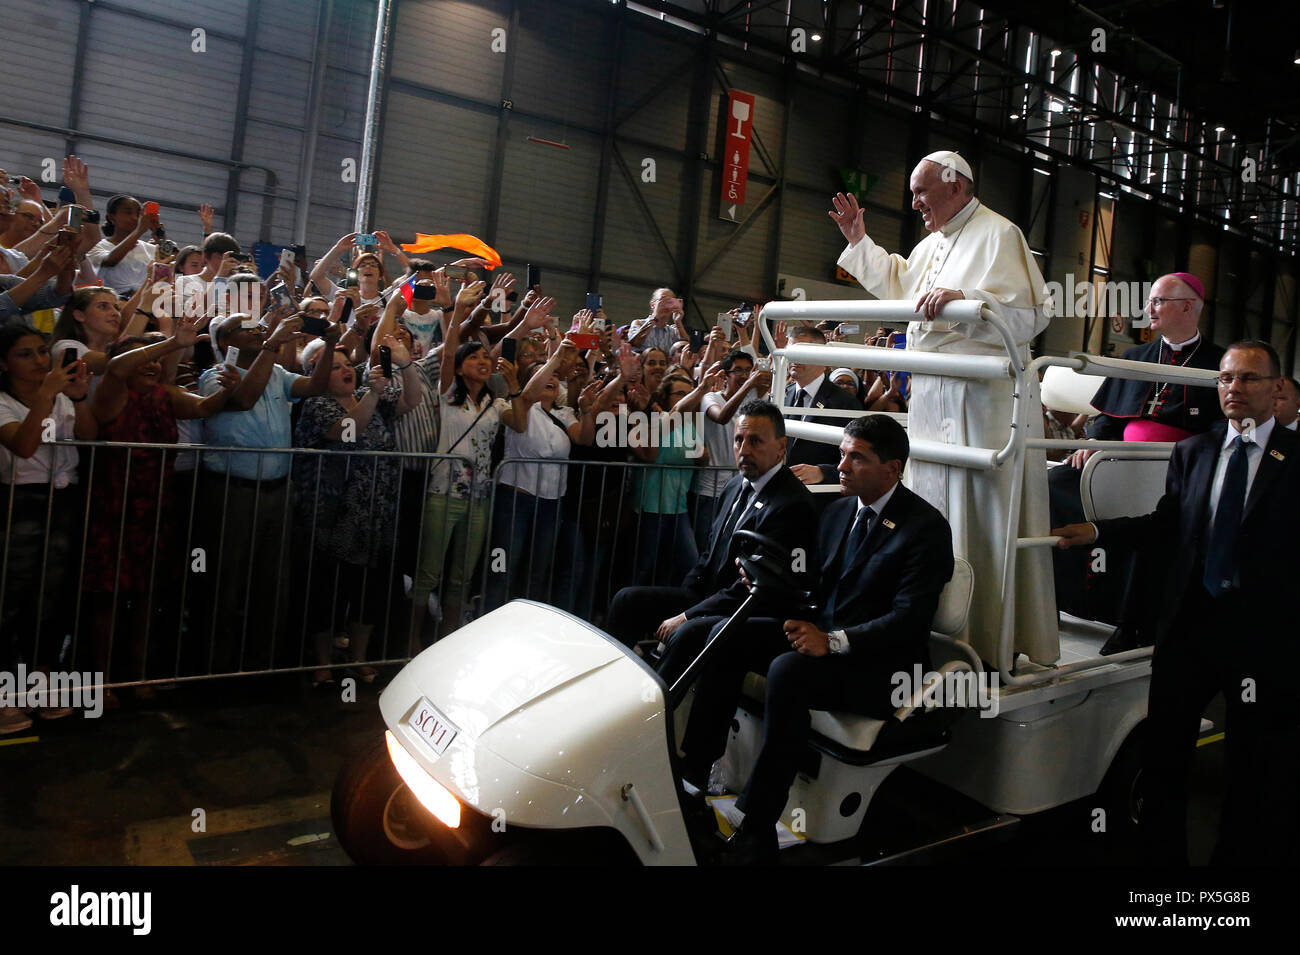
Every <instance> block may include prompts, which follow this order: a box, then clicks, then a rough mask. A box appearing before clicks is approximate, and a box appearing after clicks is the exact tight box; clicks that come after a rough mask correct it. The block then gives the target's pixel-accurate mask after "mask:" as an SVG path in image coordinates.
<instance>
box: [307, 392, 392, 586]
mask: <svg viewBox="0 0 1300 955" xmlns="http://www.w3.org/2000/svg"><path fill="white" fill-rule="evenodd" d="M369 390H370V389H369V388H366V387H362V388H359V389H357V392H356V395H355V397H356V399H357V400H358V401H360V400H361V399H362V398H363V397H364V396H365V395H366V393H367V392H368V391H369ZM400 394H401V392H400V391H399V390H398V389H397V388H396V387H395V386H394V385H392V384H390V385H389V386H388V389H387V390H386V391H385V392H384V394H383V395H382V396H381V397H380V399H379V403H378V404H377V405H376V406H375V411H374V414H372V415H371V416H370V421H369V422H368V423H367V424H366V426H365V428H363V429H361V430H359V431H357V432H356V434H355V435H352V437H353V438H354V440H352V441H342V440H338V441H333V440H330V439H329V438H327V437H326V435H327V434H328V433H329V430H330V429H331V428H332V427H334V425H336V424H337V423H338V422H339V421H341V420H343V419H344V418H346V417H348V414H349V412H348V411H347V410H346V409H345V408H344V407H343V405H341V404H339V402H338V400H337V399H335V398H333V397H331V396H329V395H322V396H319V397H315V398H307V399H306V400H305V401H303V407H302V415H301V417H300V418H299V419H298V425H297V428H296V429H295V430H294V445H295V446H296V447H300V448H320V449H323V450H326V451H393V450H396V447H397V445H396V443H395V442H394V439H393V422H394V421H395V420H396V418H397V400H398V397H399V396H400ZM293 482H294V504H295V507H296V509H297V515H298V520H299V523H300V526H301V528H302V531H301V534H302V537H301V539H302V540H305V541H311V542H312V546H314V547H315V548H317V549H318V550H321V551H324V552H325V553H327V554H329V555H330V556H332V557H335V558H337V559H339V560H342V561H345V562H347V563H349V564H356V565H359V566H360V565H365V566H370V567H376V568H378V567H382V566H384V565H385V564H386V562H387V561H388V560H390V559H391V557H392V547H393V530H394V524H395V523H396V520H397V492H398V488H400V487H401V484H402V472H401V460H400V459H399V458H396V457H378V456H374V455H368V454H323V455H321V454H300V455H297V456H296V460H295V461H294V466H293Z"/></svg>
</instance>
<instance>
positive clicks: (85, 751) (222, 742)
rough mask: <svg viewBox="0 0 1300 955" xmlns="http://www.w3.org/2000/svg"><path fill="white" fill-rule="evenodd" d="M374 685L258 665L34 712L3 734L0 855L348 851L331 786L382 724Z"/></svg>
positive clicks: (215, 858) (253, 856)
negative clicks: (52, 712)
mask: <svg viewBox="0 0 1300 955" xmlns="http://www.w3.org/2000/svg"><path fill="white" fill-rule="evenodd" d="M122 696H123V699H124V703H125V700H127V699H129V697H130V691H126V692H125V693H123V694H122ZM378 696H379V693H378V688H377V687H369V686H366V685H365V684H358V692H357V702H355V703H343V702H341V701H340V694H339V692H338V691H337V690H335V692H334V693H333V694H324V693H321V692H317V691H311V690H308V689H306V688H305V686H304V685H303V683H302V679H301V678H300V677H298V676H288V677H275V676H271V677H256V678H247V679H242V680H218V681H213V682H211V683H208V684H191V685H188V686H184V687H181V688H178V689H175V690H169V691H165V692H160V693H159V694H158V698H157V699H156V700H155V701H153V702H151V703H149V704H147V705H146V706H139V707H134V706H131V705H130V704H129V703H125V705H124V706H123V708H122V709H121V710H119V711H117V712H112V713H105V714H104V715H103V716H102V717H101V718H99V719H93V720H88V719H84V718H83V717H81V716H80V715H79V714H76V713H74V714H73V715H72V716H69V717H67V718H65V719H62V720H56V721H52V722H46V721H42V720H36V721H35V722H34V724H33V726H32V728H31V729H30V730H27V731H25V732H22V733H18V734H14V735H12V736H8V737H4V738H0V779H3V780H4V782H3V783H2V784H0V864H4V865H253V864H260V865H278V864H288V865H344V864H347V862H348V859H347V856H346V855H345V854H344V853H343V851H342V850H341V849H340V848H339V846H338V843H337V842H335V841H334V839H333V838H332V837H331V836H330V835H329V833H330V831H331V829H332V826H331V825H330V819H329V794H330V788H331V786H332V785H333V782H334V776H335V775H336V773H337V772H338V769H339V766H340V765H341V764H342V762H343V761H344V759H345V756H346V754H349V753H351V752H354V751H355V750H357V749H358V748H360V747H361V746H362V745H364V743H365V742H366V741H367V740H368V739H370V738H372V736H373V734H379V733H382V732H383V726H382V721H381V720H380V717H379V708H378V705H377V702H376V701H377V699H378ZM200 809H201V810H203V814H202V816H201V817H200V816H198V815H196V812H195V811H196V810H200ZM200 822H201V823H202V827H203V830H204V831H195V830H196V828H198V827H199V824H200Z"/></svg>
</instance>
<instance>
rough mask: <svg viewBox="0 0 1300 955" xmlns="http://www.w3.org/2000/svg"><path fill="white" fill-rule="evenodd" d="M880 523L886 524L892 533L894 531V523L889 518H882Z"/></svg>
mask: <svg viewBox="0 0 1300 955" xmlns="http://www.w3.org/2000/svg"><path fill="white" fill-rule="evenodd" d="M880 523H882V524H884V525H885V526H886V527H888V528H889V529H890V530H891V531H892V530H893V529H894V522H893V521H891V520H890V519H889V518H887V517H884V518H881V520H880Z"/></svg>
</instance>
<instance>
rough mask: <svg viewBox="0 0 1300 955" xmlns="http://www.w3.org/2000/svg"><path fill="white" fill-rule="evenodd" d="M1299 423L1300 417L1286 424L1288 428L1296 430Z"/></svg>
mask: <svg viewBox="0 0 1300 955" xmlns="http://www.w3.org/2000/svg"><path fill="white" fill-rule="evenodd" d="M1298 424H1300V418H1297V419H1296V420H1295V421H1292V422H1291V423H1290V424H1289V425H1287V426H1286V429H1287V430H1288V431H1294V430H1295V428H1296V425H1298Z"/></svg>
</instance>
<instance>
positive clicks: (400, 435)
mask: <svg viewBox="0 0 1300 955" xmlns="http://www.w3.org/2000/svg"><path fill="white" fill-rule="evenodd" d="M441 360H442V353H441V352H439V353H438V354H436V355H426V356H425V357H424V358H421V359H420V360H419V361H417V362H415V370H416V373H417V374H419V376H420V390H421V391H423V392H424V400H423V401H421V402H420V404H419V405H418V406H417V407H416V408H415V409H414V410H412V411H411V412H410V413H408V414H404V415H398V417H397V420H396V421H394V422H393V438H394V440H395V441H396V443H397V450H398V451H402V452H404V453H406V454H433V453H434V452H436V451H437V450H438V400H439V399H438V378H439V376H440V375H441V373H442V366H441ZM362 378H363V379H367V380H368V379H369V368H368V367H367V368H366V370H365V374H363V375H362ZM393 380H394V381H395V382H397V384H398V386H399V387H401V385H402V373H401V372H399V371H398V370H397V369H396V368H394V369H393ZM402 467H403V468H405V469H406V470H408V471H423V470H424V462H423V461H421V460H420V459H419V458H403V459H402Z"/></svg>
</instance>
